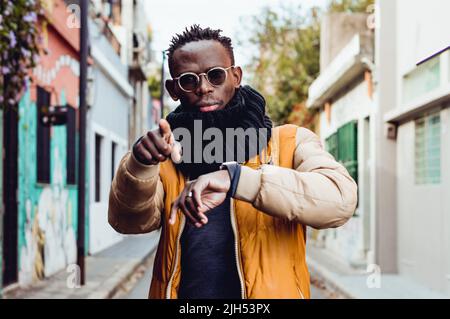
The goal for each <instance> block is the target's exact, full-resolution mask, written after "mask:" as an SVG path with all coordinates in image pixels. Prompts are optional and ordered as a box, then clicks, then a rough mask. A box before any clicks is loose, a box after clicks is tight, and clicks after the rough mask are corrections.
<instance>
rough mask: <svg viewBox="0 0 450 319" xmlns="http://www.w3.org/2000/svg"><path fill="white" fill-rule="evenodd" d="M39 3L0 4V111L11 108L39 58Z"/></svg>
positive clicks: (35, 0) (17, 0) (19, 0)
mask: <svg viewBox="0 0 450 319" xmlns="http://www.w3.org/2000/svg"><path fill="white" fill-rule="evenodd" d="M42 10H43V9H42V6H41V4H40V1H39V0H15V1H6V0H2V1H1V2H0V107H1V108H7V107H14V106H15V105H16V103H17V102H18V100H19V98H20V94H21V93H22V91H23V89H24V88H25V86H26V81H27V80H28V78H29V75H30V69H31V68H33V67H34V66H35V65H36V62H37V60H38V57H39V29H38V15H42V14H43V11H42Z"/></svg>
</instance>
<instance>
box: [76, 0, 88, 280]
mask: <svg viewBox="0 0 450 319" xmlns="http://www.w3.org/2000/svg"><path fill="white" fill-rule="evenodd" d="M80 9H81V10H80V78H79V81H80V93H79V94H80V106H79V110H78V116H79V122H78V123H79V130H80V131H79V135H80V136H79V152H78V165H79V166H78V168H79V169H78V229H77V264H78V267H79V269H80V285H81V286H83V285H85V283H86V271H85V270H86V269H85V258H84V257H85V252H86V249H85V226H86V109H87V104H86V103H87V101H86V93H87V92H86V89H87V57H88V45H89V43H88V41H89V38H88V25H87V18H88V0H80Z"/></svg>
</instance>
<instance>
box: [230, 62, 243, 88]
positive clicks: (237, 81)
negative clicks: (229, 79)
mask: <svg viewBox="0 0 450 319" xmlns="http://www.w3.org/2000/svg"><path fill="white" fill-rule="evenodd" d="M231 74H232V75H233V85H234V87H235V88H238V87H240V86H241V81H242V69H241V67H240V66H236V67H234V68H231Z"/></svg>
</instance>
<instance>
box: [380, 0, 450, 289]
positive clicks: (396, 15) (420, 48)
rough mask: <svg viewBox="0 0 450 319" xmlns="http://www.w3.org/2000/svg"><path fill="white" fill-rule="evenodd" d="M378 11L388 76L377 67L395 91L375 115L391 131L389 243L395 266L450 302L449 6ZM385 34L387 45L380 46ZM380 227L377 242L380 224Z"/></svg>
mask: <svg viewBox="0 0 450 319" xmlns="http://www.w3.org/2000/svg"><path fill="white" fill-rule="evenodd" d="M378 5H379V10H380V14H381V15H384V16H382V18H383V17H386V15H387V16H389V17H391V19H389V20H388V19H386V20H381V25H380V38H379V39H378V43H379V46H380V52H379V57H380V60H381V61H380V62H382V61H383V59H384V60H386V59H388V58H389V57H391V58H393V59H395V67H394V68H393V69H392V70H389V71H388V70H383V69H385V68H386V67H388V66H387V65H383V64H382V63H380V64H379V68H380V69H382V72H383V73H382V74H381V75H382V76H385V75H386V76H390V77H392V78H393V79H394V80H393V81H395V84H394V86H393V87H394V88H395V92H393V93H392V94H390V95H388V96H387V97H386V96H385V98H386V100H380V102H381V101H383V102H387V103H386V105H387V107H385V108H384V109H383V110H382V112H380V113H381V114H382V116H383V119H382V120H383V123H384V125H385V126H388V127H389V128H390V131H391V134H389V138H390V141H391V143H392V144H393V147H394V152H393V154H392V156H393V157H395V159H394V161H393V163H394V164H392V165H393V167H392V168H393V169H394V170H395V192H394V194H395V202H393V204H395V206H396V208H397V214H396V226H397V227H396V228H395V229H392V230H391V231H392V234H391V235H390V236H389V237H390V238H393V239H394V240H395V247H396V251H395V255H392V257H393V258H394V260H395V265H394V267H395V270H396V271H397V272H398V273H399V274H401V275H404V276H406V277H408V278H410V279H412V280H414V281H416V282H418V283H420V284H422V285H424V286H426V287H429V288H430V289H433V290H435V291H437V292H441V293H444V294H445V295H447V296H449V295H450V198H449V196H448V191H449V189H450V132H449V125H450V50H449V49H448V47H449V45H450V40H449V38H448V36H446V34H448V32H446V31H445V30H450V21H449V19H448V17H447V14H446V13H447V12H449V10H450V3H448V1H440V0H431V1H427V3H426V4H424V3H423V2H421V1H417V0H412V1H405V0H397V1H393V3H392V4H390V5H388V4H386V3H383V1H379V3H378ZM383 23H384V25H383ZM383 28H384V31H382V30H381V29H383ZM386 28H388V29H389V30H390V32H391V33H392V35H391V37H392V42H391V43H389V42H387V43H386V42H385V41H383V38H382V36H383V35H384V33H383V32H387V31H386ZM388 45H391V46H390V47H388V48H386V46H388ZM445 48H447V50H445ZM435 53H436V54H435ZM424 59H425V60H424ZM379 80H380V82H381V81H383V80H384V78H383V77H380V79H379ZM380 94H382V91H381V90H380ZM380 195H381V194H380ZM379 200H380V198H379ZM379 227H380V231H379V234H378V235H379V236H380V235H381V233H382V231H381V228H382V227H383V225H379ZM381 249H382V248H381ZM380 253H383V250H381V251H380Z"/></svg>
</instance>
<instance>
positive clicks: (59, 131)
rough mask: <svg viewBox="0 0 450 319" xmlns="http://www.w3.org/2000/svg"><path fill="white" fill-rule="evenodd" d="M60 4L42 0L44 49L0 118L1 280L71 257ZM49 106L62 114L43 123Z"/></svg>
mask: <svg viewBox="0 0 450 319" xmlns="http://www.w3.org/2000/svg"><path fill="white" fill-rule="evenodd" d="M66 8H67V7H66V5H65V3H64V2H63V1H52V2H48V3H47V6H46V10H45V18H46V19H45V21H44V20H43V17H40V20H39V28H40V32H41V34H42V37H43V50H44V51H45V54H41V56H40V60H39V64H38V65H37V67H36V68H35V69H34V70H33V71H32V78H33V81H32V82H29V83H28V84H27V88H26V90H25V92H24V94H23V96H22V98H21V100H20V102H19V104H18V107H17V109H16V110H14V111H9V112H8V114H7V116H6V117H5V118H4V122H3V123H4V125H3V130H4V132H3V133H4V138H5V139H4V140H5V142H6V144H5V149H4V152H5V155H4V166H5V167H6V168H7V170H8V171H7V174H4V175H3V179H4V180H3V184H4V185H5V187H4V189H5V192H4V199H5V200H4V207H5V210H4V212H5V213H4V215H3V239H4V240H3V251H2V257H3V262H2V266H3V286H7V285H12V284H16V283H18V284H19V285H22V286H25V285H28V284H31V283H33V282H35V281H37V280H40V279H43V278H44V277H48V276H51V275H53V274H55V273H56V272H58V271H60V270H62V269H64V267H65V266H66V265H68V264H71V263H75V262H76V255H77V253H76V252H77V245H76V229H77V186H76V147H77V139H78V132H77V122H76V118H77V115H76V114H77V108H78V101H79V92H78V91H79V89H78V85H79V60H78V59H79V58H78V57H79V40H78V37H74V36H73V35H72V34H71V33H72V32H76V31H74V30H71V29H70V28H68V27H67V19H68V18H69V13H68V12H67V11H66ZM49 107H57V108H64V109H67V118H66V121H65V122H64V123H59V124H58V125H49V124H48V123H46V122H45V121H44V115H45V114H46V112H48V110H49ZM5 172H6V171H5Z"/></svg>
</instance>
